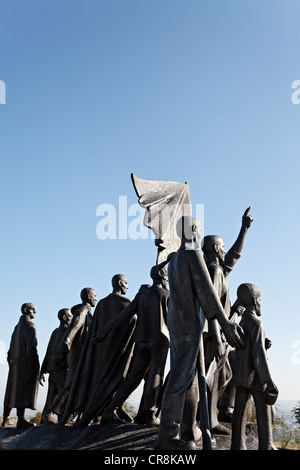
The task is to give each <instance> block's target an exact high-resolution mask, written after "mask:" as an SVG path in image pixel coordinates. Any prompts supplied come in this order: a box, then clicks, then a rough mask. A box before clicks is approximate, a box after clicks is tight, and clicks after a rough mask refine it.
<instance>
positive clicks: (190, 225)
mask: <svg viewBox="0 0 300 470" xmlns="http://www.w3.org/2000/svg"><path fill="white" fill-rule="evenodd" d="M176 233H177V235H178V237H179V238H180V239H181V240H182V242H183V243H185V244H186V243H188V244H190V245H192V246H193V247H194V248H199V246H200V237H201V225H200V222H199V220H197V219H195V218H194V217H191V216H188V215H184V216H182V217H180V219H179V220H178V222H177V224H176Z"/></svg>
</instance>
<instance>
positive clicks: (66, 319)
mask: <svg viewBox="0 0 300 470" xmlns="http://www.w3.org/2000/svg"><path fill="white" fill-rule="evenodd" d="M72 317H73V315H72V313H71V312H66V313H65V314H64V316H63V321H64V324H65V325H68V326H69V325H70V323H71V320H72Z"/></svg>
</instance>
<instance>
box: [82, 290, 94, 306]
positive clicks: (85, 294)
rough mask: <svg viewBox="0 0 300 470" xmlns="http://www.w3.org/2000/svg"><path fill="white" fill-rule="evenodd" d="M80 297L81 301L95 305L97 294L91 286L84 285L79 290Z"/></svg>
mask: <svg viewBox="0 0 300 470" xmlns="http://www.w3.org/2000/svg"><path fill="white" fill-rule="evenodd" d="M80 298H81V300H82V302H84V303H87V304H90V306H91V307H95V305H96V302H97V294H96V291H95V289H93V288H92V287H84V288H83V289H82V291H81V292H80Z"/></svg>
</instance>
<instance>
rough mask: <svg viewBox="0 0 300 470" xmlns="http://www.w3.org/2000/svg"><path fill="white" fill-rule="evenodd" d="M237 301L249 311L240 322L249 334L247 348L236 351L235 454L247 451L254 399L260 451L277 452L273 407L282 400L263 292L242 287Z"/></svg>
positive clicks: (233, 433)
mask: <svg viewBox="0 0 300 470" xmlns="http://www.w3.org/2000/svg"><path fill="white" fill-rule="evenodd" d="M237 297H238V302H239V303H240V305H242V306H243V307H245V311H244V313H243V314H242V319H241V321H240V326H241V327H242V328H243V330H244V333H245V337H244V343H245V348H244V349H236V372H235V387H236V396H235V405H234V411H233V419H232V439H231V450H246V436H245V427H246V422H247V410H248V405H249V402H250V399H251V395H252V396H253V398H254V403H255V408H256V418H257V428H258V440H259V450H276V447H275V446H274V443H273V433H272V406H271V405H273V404H274V403H275V401H276V399H277V397H278V389H277V387H276V385H275V384H274V382H273V381H272V378H271V374H270V371H269V366H268V359H267V353H266V338H265V333H264V327H263V324H262V322H261V321H260V320H259V318H258V317H259V316H260V315H261V309H260V290H259V288H258V287H256V286H255V285H253V284H241V285H240V286H239V287H238V290H237Z"/></svg>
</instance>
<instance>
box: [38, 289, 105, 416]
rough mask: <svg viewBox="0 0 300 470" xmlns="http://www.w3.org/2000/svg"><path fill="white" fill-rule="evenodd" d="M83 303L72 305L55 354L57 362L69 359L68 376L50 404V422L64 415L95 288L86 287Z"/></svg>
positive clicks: (94, 301) (81, 294)
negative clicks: (55, 416)
mask: <svg viewBox="0 0 300 470" xmlns="http://www.w3.org/2000/svg"><path fill="white" fill-rule="evenodd" d="M80 297H81V300H82V303H81V304H78V305H75V306H74V307H72V309H71V312H72V314H73V317H72V320H71V323H70V325H69V326H68V328H67V330H66V332H65V335H64V337H63V340H62V342H61V344H60V346H59V347H58V350H57V351H56V353H55V355H54V361H55V362H56V364H63V363H64V361H65V360H67V367H68V372H67V377H66V381H65V384H64V386H63V388H62V390H61V391H60V392H59V393H58V395H57V396H56V398H55V399H54V402H53V403H52V405H51V406H50V409H49V411H48V413H47V414H46V416H45V419H46V421H47V422H48V423H53V422H54V420H53V416H52V415H53V413H55V414H57V415H58V416H62V415H63V411H64V408H65V405H66V402H67V399H68V396H69V393H70V389H71V386H72V382H73V379H74V376H75V373H76V368H77V364H78V361H79V357H80V353H81V350H82V348H83V345H84V342H85V339H86V336H87V333H88V330H89V327H90V323H91V320H92V315H91V309H92V307H95V305H96V302H97V298H96V297H97V296H96V292H95V290H94V289H92V288H90V287H85V288H84V289H82V291H81V293H80Z"/></svg>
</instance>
